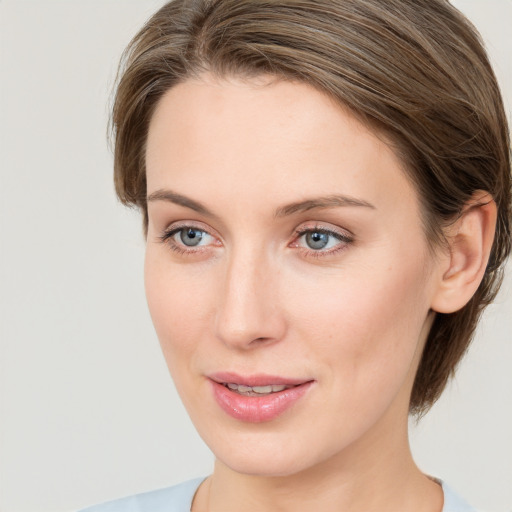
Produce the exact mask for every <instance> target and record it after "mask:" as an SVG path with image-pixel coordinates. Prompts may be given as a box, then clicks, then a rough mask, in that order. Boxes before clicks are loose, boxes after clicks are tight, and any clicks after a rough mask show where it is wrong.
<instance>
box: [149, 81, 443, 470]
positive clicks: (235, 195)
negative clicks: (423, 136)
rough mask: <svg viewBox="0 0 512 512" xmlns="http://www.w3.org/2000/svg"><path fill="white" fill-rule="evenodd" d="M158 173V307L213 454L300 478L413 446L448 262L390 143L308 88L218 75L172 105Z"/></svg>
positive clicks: (154, 208)
mask: <svg viewBox="0 0 512 512" xmlns="http://www.w3.org/2000/svg"><path fill="white" fill-rule="evenodd" d="M265 84H266V85H265ZM147 183H148V198H149V200H148V209H149V228H148V239H147V251H146V264H145V280H146V291H147V298H148V303H149V309H150V312H151V316H152V318H153V322H154V324H155V328H156V331H157V334H158V337H159V339H160V343H161V346H162V349H163V352H164V355H165V358H166V360H167V364H168V366H169V369H170V372H171V374H172V376H173V378H174V381H175V383H176V387H177V389H178V391H179V393H180V395H181V397H182V399H183V402H184V404H185V406H186V408H187V410H188V412H189V414H190V416H191V418H192V420H193V422H194V424H195V425H196V427H197V429H198V431H199V433H200V435H201V436H202V437H203V438H204V440H205V441H206V443H207V444H208V445H209V446H210V448H211V449H212V451H213V452H214V454H215V455H216V457H217V459H218V460H220V461H221V463H223V464H224V465H226V466H228V467H229V468H231V469H233V470H235V471H238V472H242V473H250V474H258V475H289V474H294V473H297V472H300V471H302V470H305V469H308V468H312V467H314V466H316V465H318V464H321V463H323V462H327V461H329V460H331V461H332V460H340V461H342V460H345V459H344V458H347V457H349V455H350V454H351V453H352V454H356V453H357V456H358V457H360V456H361V454H362V453H365V451H367V452H368V453H377V452H378V450H379V447H380V444H379V443H381V444H382V446H387V447H391V446H394V445H393V443H395V441H396V439H400V442H402V441H404V439H405V437H404V436H405V432H406V423H407V422H406V419H407V411H408V401H409V394H410V390H411V386H412V382H413V378H414V374H415V371H416V368H417V364H418V361H419V357H420V353H421V349H422V347H423V343H424V340H425V337H426V334H427V332H428V329H429V327H430V323H431V318H430V315H429V310H430V304H431V301H432V298H433V296H434V294H435V290H436V282H437V280H438V277H439V272H440V270H439V269H438V268H437V266H436V265H438V264H437V263H436V260H435V259H434V258H432V256H431V255H430V253H429V250H428V246H427V243H426V240H425V237H424V232H423V229H422V222H421V219H420V211H419V204H418V199H417V196H416V194H415V191H414V189H413V188H412V186H411V184H410V183H409V181H408V180H407V179H406V177H405V175H404V172H403V170H402V169H401V167H400V161H399V160H398V159H397V157H396V156H395V154H394V153H393V151H392V150H391V149H390V148H389V147H388V146H387V145H386V143H385V142H384V141H383V139H382V137H381V138H379V137H377V136H376V135H375V134H374V133H373V132H372V131H369V129H367V128H366V127H365V126H363V125H362V124H361V123H360V122H358V121H357V120H356V119H355V118H354V117H353V116H351V115H350V114H349V113H348V112H346V111H344V110H343V109H342V108H340V107H339V106H336V105H335V104H334V103H333V102H332V101H331V100H330V99H329V98H327V97H326V96H325V95H323V94H321V93H320V92H318V91H316V90H315V89H313V88H311V87H309V86H307V85H305V84H299V83H292V82H284V81H274V82H273V83H270V82H269V81H267V82H265V81H264V80H262V79H259V80H258V81H257V82H256V81H255V80H252V81H245V82H244V81H241V80H238V79H230V80H226V81H215V80H214V79H213V78H211V77H210V76H208V75H205V76H204V77H203V80H202V81H188V82H185V83H182V84H180V85H178V86H176V87H174V88H173V89H171V90H170V91H169V92H168V93H167V94H166V95H165V96H164V97H163V99H162V100H161V102H160V103H159V105H158V108H157V109H156V111H155V114H154V116H153V118H152V121H151V125H150V130H149V137H148V145H147ZM347 460H348V459H347Z"/></svg>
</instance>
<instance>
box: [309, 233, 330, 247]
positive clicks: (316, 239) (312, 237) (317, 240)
mask: <svg viewBox="0 0 512 512" xmlns="http://www.w3.org/2000/svg"><path fill="white" fill-rule="evenodd" d="M328 242H329V235H328V234H327V233H320V232H318V231H314V232H313V233H308V234H307V235H306V243H307V244H308V245H309V247H310V248H311V249H323V248H324V247H325V246H326V245H327V243H328Z"/></svg>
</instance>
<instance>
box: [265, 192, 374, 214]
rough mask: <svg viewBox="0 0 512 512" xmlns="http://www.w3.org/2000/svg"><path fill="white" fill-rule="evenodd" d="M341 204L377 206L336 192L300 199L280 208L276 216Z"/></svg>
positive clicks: (365, 206)
mask: <svg viewBox="0 0 512 512" xmlns="http://www.w3.org/2000/svg"><path fill="white" fill-rule="evenodd" d="M341 206H358V207H363V208H371V209H372V210H376V208H375V206H373V204H371V203H369V202H368V201H364V200H363V199H357V198H355V197H350V196H344V195H338V194H336V195H331V196H325V197H315V198H311V199H306V200H304V201H299V202H297V203H291V204H288V205H286V206H283V207H281V208H278V209H277V211H276V213H275V216H276V217H286V216H288V215H293V214H294V213H303V212H307V211H309V210H315V209H327V208H338V207H341Z"/></svg>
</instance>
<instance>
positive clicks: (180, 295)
mask: <svg viewBox="0 0 512 512" xmlns="http://www.w3.org/2000/svg"><path fill="white" fill-rule="evenodd" d="M144 280H145V288H146V298H147V302H148V307H149V311H150V314H151V318H152V321H153V324H154V327H155V331H156V333H157V336H158V339H159V341H160V345H161V347H162V351H163V353H164V356H165V359H166V361H167V365H168V366H169V369H170V370H171V372H172V373H173V375H174V370H175V368H176V369H178V370H179V369H180V368H182V367H183V360H184V358H186V357H190V355H191V354H193V353H194V351H195V350H196V346H197V344H198V343H199V342H200V340H201V339H203V338H204V336H202V333H203V331H204V330H205V329H206V326H207V324H208V320H207V319H208V318H209V316H210V314H211V313H210V312H211V302H212V300H213V298H212V297H211V295H213V291H212V288H213V287H212V286H211V283H209V282H208V273H207V272H203V275H199V276H191V275H190V273H188V272H187V271H183V269H182V268H180V266H179V265H171V264H169V262H168V259H166V258H165V257H162V256H161V255H159V254H158V253H157V251H152V250H150V249H148V250H147V252H146V259H145V266H144ZM186 366H187V367H188V364H186ZM174 367H175V368H174Z"/></svg>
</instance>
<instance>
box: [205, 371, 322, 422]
mask: <svg viewBox="0 0 512 512" xmlns="http://www.w3.org/2000/svg"><path fill="white" fill-rule="evenodd" d="M209 380H210V382H211V385H212V391H213V396H214V398H215V400H216V402H217V404H218V405H219V406H220V408H221V409H222V410H223V411H224V412H225V413H227V414H228V415H229V416H231V417H233V418H235V419H237V420H239V421H244V422H249V423H260V422H265V421H271V420H273V419H275V418H277V417H278V416H280V415H281V414H283V413H284V412H285V411H286V410H288V409H290V408H292V406H294V405H295V404H297V403H298V402H301V401H302V399H303V397H304V396H305V395H306V394H307V393H308V391H309V389H310V388H311V387H312V385H313V384H314V380H310V379H305V380H303V379H287V378H282V377H275V376H274V377H272V376H269V375H254V376H248V377H241V376H239V375H236V374H233V373H222V374H215V375H210V376H209Z"/></svg>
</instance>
